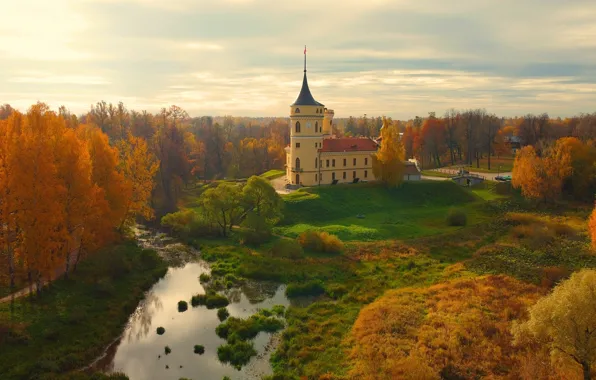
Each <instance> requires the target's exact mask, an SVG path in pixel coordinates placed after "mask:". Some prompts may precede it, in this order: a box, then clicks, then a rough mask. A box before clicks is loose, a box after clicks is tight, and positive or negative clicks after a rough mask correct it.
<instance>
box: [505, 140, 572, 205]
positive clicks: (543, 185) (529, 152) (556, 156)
mask: <svg viewBox="0 0 596 380" xmlns="http://www.w3.org/2000/svg"><path fill="white" fill-rule="evenodd" d="M571 170H572V168H571V155H570V154H569V151H568V150H567V149H565V147H564V146H563V145H561V144H555V146H554V147H553V148H550V149H546V150H544V151H543V155H542V157H539V156H538V155H537V154H536V150H535V149H534V147H533V146H531V145H528V146H525V147H524V148H522V149H521V150H520V151H519V152H518V154H517V155H516V157H515V161H514V164H513V172H512V178H511V184H512V185H513V187H515V188H521V192H522V194H523V196H524V197H526V198H530V199H542V200H543V201H545V202H547V201H551V202H552V201H554V200H555V199H557V198H558V197H559V195H560V194H561V191H562V188H563V181H564V180H565V179H566V178H567V177H568V176H569V175H570V174H571Z"/></svg>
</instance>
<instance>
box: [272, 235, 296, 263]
mask: <svg viewBox="0 0 596 380" xmlns="http://www.w3.org/2000/svg"><path fill="white" fill-rule="evenodd" d="M269 253H270V254H271V256H274V257H287V258H289V259H292V260H297V259H300V258H301V257H303V256H304V250H303V249H302V246H301V245H300V243H298V242H297V241H296V240H290V239H279V240H278V241H276V242H275V244H273V247H271V249H270V250H269Z"/></svg>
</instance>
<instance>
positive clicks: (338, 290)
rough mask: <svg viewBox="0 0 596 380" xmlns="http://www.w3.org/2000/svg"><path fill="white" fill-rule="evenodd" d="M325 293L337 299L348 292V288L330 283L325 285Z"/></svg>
mask: <svg viewBox="0 0 596 380" xmlns="http://www.w3.org/2000/svg"><path fill="white" fill-rule="evenodd" d="M325 293H327V295H328V296H329V297H331V298H333V299H336V300H337V299H340V298H341V297H343V296H344V295H345V294H346V293H348V289H347V288H346V287H345V286H344V285H342V284H332V285H330V286H327V287H326V289H325Z"/></svg>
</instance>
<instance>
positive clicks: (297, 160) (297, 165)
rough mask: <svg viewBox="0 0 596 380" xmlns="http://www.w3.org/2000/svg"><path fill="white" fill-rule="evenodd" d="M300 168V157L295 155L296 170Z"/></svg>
mask: <svg viewBox="0 0 596 380" xmlns="http://www.w3.org/2000/svg"><path fill="white" fill-rule="evenodd" d="M298 169H300V159H299V158H298V157H296V170H298Z"/></svg>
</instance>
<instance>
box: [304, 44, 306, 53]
mask: <svg viewBox="0 0 596 380" xmlns="http://www.w3.org/2000/svg"><path fill="white" fill-rule="evenodd" d="M304 55H306V45H304Z"/></svg>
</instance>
